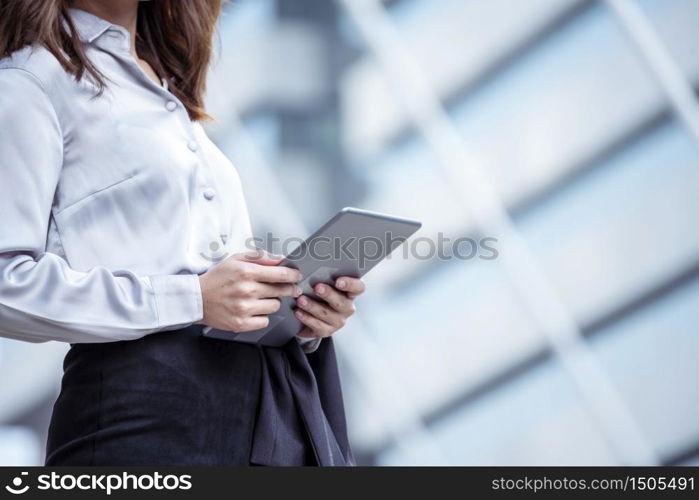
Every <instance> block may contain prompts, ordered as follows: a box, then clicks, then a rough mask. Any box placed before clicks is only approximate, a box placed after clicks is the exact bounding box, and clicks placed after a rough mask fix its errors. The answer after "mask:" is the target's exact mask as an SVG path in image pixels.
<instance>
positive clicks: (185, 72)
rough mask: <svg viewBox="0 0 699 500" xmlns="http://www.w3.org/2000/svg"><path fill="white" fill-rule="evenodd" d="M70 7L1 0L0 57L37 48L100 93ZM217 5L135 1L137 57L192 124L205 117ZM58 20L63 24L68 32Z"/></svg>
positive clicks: (65, 0) (60, 0)
mask: <svg viewBox="0 0 699 500" xmlns="http://www.w3.org/2000/svg"><path fill="white" fill-rule="evenodd" d="M224 1H225V0H224ZM72 3H73V1H72V0H41V1H37V0H1V1H0V58H4V57H7V56H9V55H11V54H12V53H13V52H15V51H17V50H20V49H22V48H24V47H26V46H27V45H34V44H39V45H41V46H43V47H45V48H46V49H47V50H48V51H49V52H51V54H53V55H54V57H55V58H56V59H58V61H59V62H60V64H61V66H63V68H64V69H65V70H66V71H67V72H68V73H70V74H72V75H73V76H74V77H75V79H76V80H80V79H82V78H83V76H84V75H85V73H87V74H88V75H90V77H91V78H92V79H93V80H94V81H95V83H96V84H97V85H98V88H99V92H100V93H102V92H103V90H104V87H105V86H106V83H105V79H106V77H105V76H104V75H103V74H102V73H101V72H100V71H99V69H97V68H96V67H95V66H94V65H93V64H92V62H91V61H90V60H89V59H88V57H87V55H86V54H85V49H84V47H83V45H82V42H81V41H80V38H79V37H78V33H77V31H76V29H75V26H74V24H73V22H72V20H71V19H70V16H69V14H68V7H69V6H70V5H71V4H72ZM222 3H223V2H222V0H156V1H152V2H140V3H139V6H138V26H137V35H136V50H137V52H138V55H139V57H141V58H142V59H144V60H145V61H147V62H148V64H150V65H151V67H152V68H153V70H154V71H155V72H156V73H157V74H158V76H160V77H163V78H168V80H169V81H168V83H169V84H170V85H169V88H170V91H171V92H172V93H173V94H174V95H175V96H177V98H178V99H179V100H180V101H182V104H184V106H185V108H187V112H188V113H189V116H190V118H191V119H192V120H202V119H209V118H210V117H209V115H207V114H206V111H205V110H204V100H203V96H204V90H205V88H206V75H207V70H208V66H209V62H210V60H211V52H212V39H213V34H214V30H215V27H216V21H217V20H218V17H219V15H220V13H221V4H222ZM63 17H65V18H66V20H67V21H68V25H69V29H68V30H66V29H65V27H64V25H63V22H62V18H63Z"/></svg>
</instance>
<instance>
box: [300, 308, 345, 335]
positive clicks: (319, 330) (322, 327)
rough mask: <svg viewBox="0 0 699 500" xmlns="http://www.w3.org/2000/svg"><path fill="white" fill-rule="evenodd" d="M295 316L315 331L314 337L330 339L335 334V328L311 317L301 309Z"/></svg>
mask: <svg viewBox="0 0 699 500" xmlns="http://www.w3.org/2000/svg"><path fill="white" fill-rule="evenodd" d="M294 315H295V316H296V318H297V319H298V320H299V321H300V322H301V323H303V324H304V325H306V326H307V327H308V328H310V329H311V330H312V331H313V336H314V337H329V336H330V335H332V334H333V333H334V332H335V328H333V327H332V326H331V325H329V324H327V323H325V322H323V321H321V320H319V319H318V318H316V317H315V316H311V315H310V314H308V313H307V312H305V311H303V310H301V309H296V310H295V311H294Z"/></svg>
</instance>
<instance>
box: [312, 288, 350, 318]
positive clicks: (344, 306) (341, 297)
mask: <svg viewBox="0 0 699 500" xmlns="http://www.w3.org/2000/svg"><path fill="white" fill-rule="evenodd" d="M313 290H314V291H315V293H316V294H317V295H318V296H319V297H321V298H322V299H323V300H324V301H325V302H327V303H328V304H329V305H330V307H332V308H333V309H335V310H336V311H337V312H340V313H344V314H345V316H349V315H351V314H354V301H353V300H352V299H351V298H349V297H348V296H347V295H346V294H344V293H342V292H338V291H337V290H335V289H334V288H333V287H331V286H329V285H326V284H324V283H318V284H317V285H316V286H315V288H314V289H313Z"/></svg>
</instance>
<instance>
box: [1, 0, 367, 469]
mask: <svg viewBox="0 0 699 500" xmlns="http://www.w3.org/2000/svg"><path fill="white" fill-rule="evenodd" d="M220 9H221V2H220V0H189V1H186V2H185V1H181V0H154V1H151V2H142V3H139V2H138V0H74V1H70V0H43V1H41V2H37V1H35V0H3V2H2V3H1V4H0V58H2V59H0V130H1V132H0V152H1V154H0V178H1V179H2V182H1V183H0V213H2V232H1V233H0V274H1V275H2V280H1V281H0V335H2V336H5V337H9V338H13V339H18V340H24V341H30V342H45V341H49V340H57V341H63V342H68V343H70V344H71V348H70V350H69V352H68V354H67V355H66V358H65V361H64V375H63V380H62V385H61V393H60V395H59V397H58V399H57V401H56V403H55V405H54V411H53V416H52V420H51V425H50V429H49V437H48V443H47V454H46V464H47V465H90V464H92V465H248V464H261V465H311V464H318V465H342V464H351V463H352V456H351V451H350V448H349V445H348V443H347V435H346V428H345V417H344V410H343V406H342V397H341V393H340V385H339V379H338V374H337V365H336V360H335V353H334V350H333V344H332V339H331V338H330V336H331V335H332V334H333V333H334V332H335V331H337V330H338V329H339V328H341V327H342V325H344V322H345V320H346V319H347V318H348V317H349V316H350V315H351V314H352V312H353V311H354V305H353V300H354V298H355V297H356V296H357V295H358V294H360V293H362V292H363V290H364V285H363V283H362V282H361V281H360V280H357V279H352V278H349V277H344V278H339V279H338V280H337V281H336V287H330V286H327V285H325V286H323V285H319V286H317V287H316V289H315V290H314V291H315V292H316V294H317V295H318V296H320V297H322V298H323V299H325V300H324V301H323V302H318V301H314V300H311V299H310V298H309V297H306V296H301V295H300V293H301V292H300V288H299V287H298V286H297V285H296V283H297V282H298V281H299V279H300V276H299V273H298V272H297V271H296V270H294V269H290V268H286V267H282V266H277V265H276V264H278V263H279V262H280V257H276V256H272V255H268V254H264V253H253V254H251V253H250V252H249V251H248V253H245V249H246V240H248V239H249V238H251V232H250V224H249V221H248V214H247V209H246V206H245V202H244V199H243V193H242V191H241V186H240V181H239V178H238V176H237V173H236V171H235V169H234V168H233V166H232V165H231V164H230V162H229V161H228V160H227V159H226V158H225V157H224V156H223V154H222V153H221V152H220V151H219V150H218V149H217V148H216V146H214V144H213V143H212V142H211V141H210V140H209V139H208V138H207V136H206V134H205V133H204V130H203V128H202V126H201V124H200V122H201V121H202V120H203V119H206V118H207V115H206V113H205V111H204V108H203V99H202V96H203V92H204V87H205V76H206V72H207V67H208V64H209V60H210V56H211V44H212V35H213V31H214V27H215V24H216V21H217V18H218V16H219V14H220ZM212 248H219V253H221V252H222V253H224V254H226V255H229V257H227V258H226V259H225V260H223V261H221V262H218V263H216V264H215V265H213V264H212V262H211V261H212V259H211V258H210V249H212ZM283 296H293V297H297V300H296V304H297V308H296V314H297V317H298V318H299V320H300V321H301V322H302V323H303V324H304V325H305V326H304V328H303V331H301V332H300V334H299V336H298V338H297V339H296V340H295V341H293V340H292V341H291V342H289V343H288V344H287V345H286V346H284V347H283V348H262V347H258V346H253V345H247V344H241V343H237V342H228V341H223V340H214V339H209V338H204V337H202V336H201V330H202V328H204V325H210V326H213V327H215V328H221V329H227V330H233V331H238V332H242V331H249V330H254V329H258V328H261V327H264V326H265V325H267V323H268V319H267V315H268V314H271V313H273V312H275V311H276V310H278V308H279V307H280V301H279V297H283ZM321 339H324V340H322V341H321ZM37 368H39V367H32V369H37Z"/></svg>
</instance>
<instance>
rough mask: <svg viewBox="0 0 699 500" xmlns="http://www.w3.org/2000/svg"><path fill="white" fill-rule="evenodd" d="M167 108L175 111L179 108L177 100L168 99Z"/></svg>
mask: <svg viewBox="0 0 699 500" xmlns="http://www.w3.org/2000/svg"><path fill="white" fill-rule="evenodd" d="M165 109H167V110H168V111H175V110H176V109H177V103H176V102H175V101H168V102H166V103H165Z"/></svg>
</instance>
